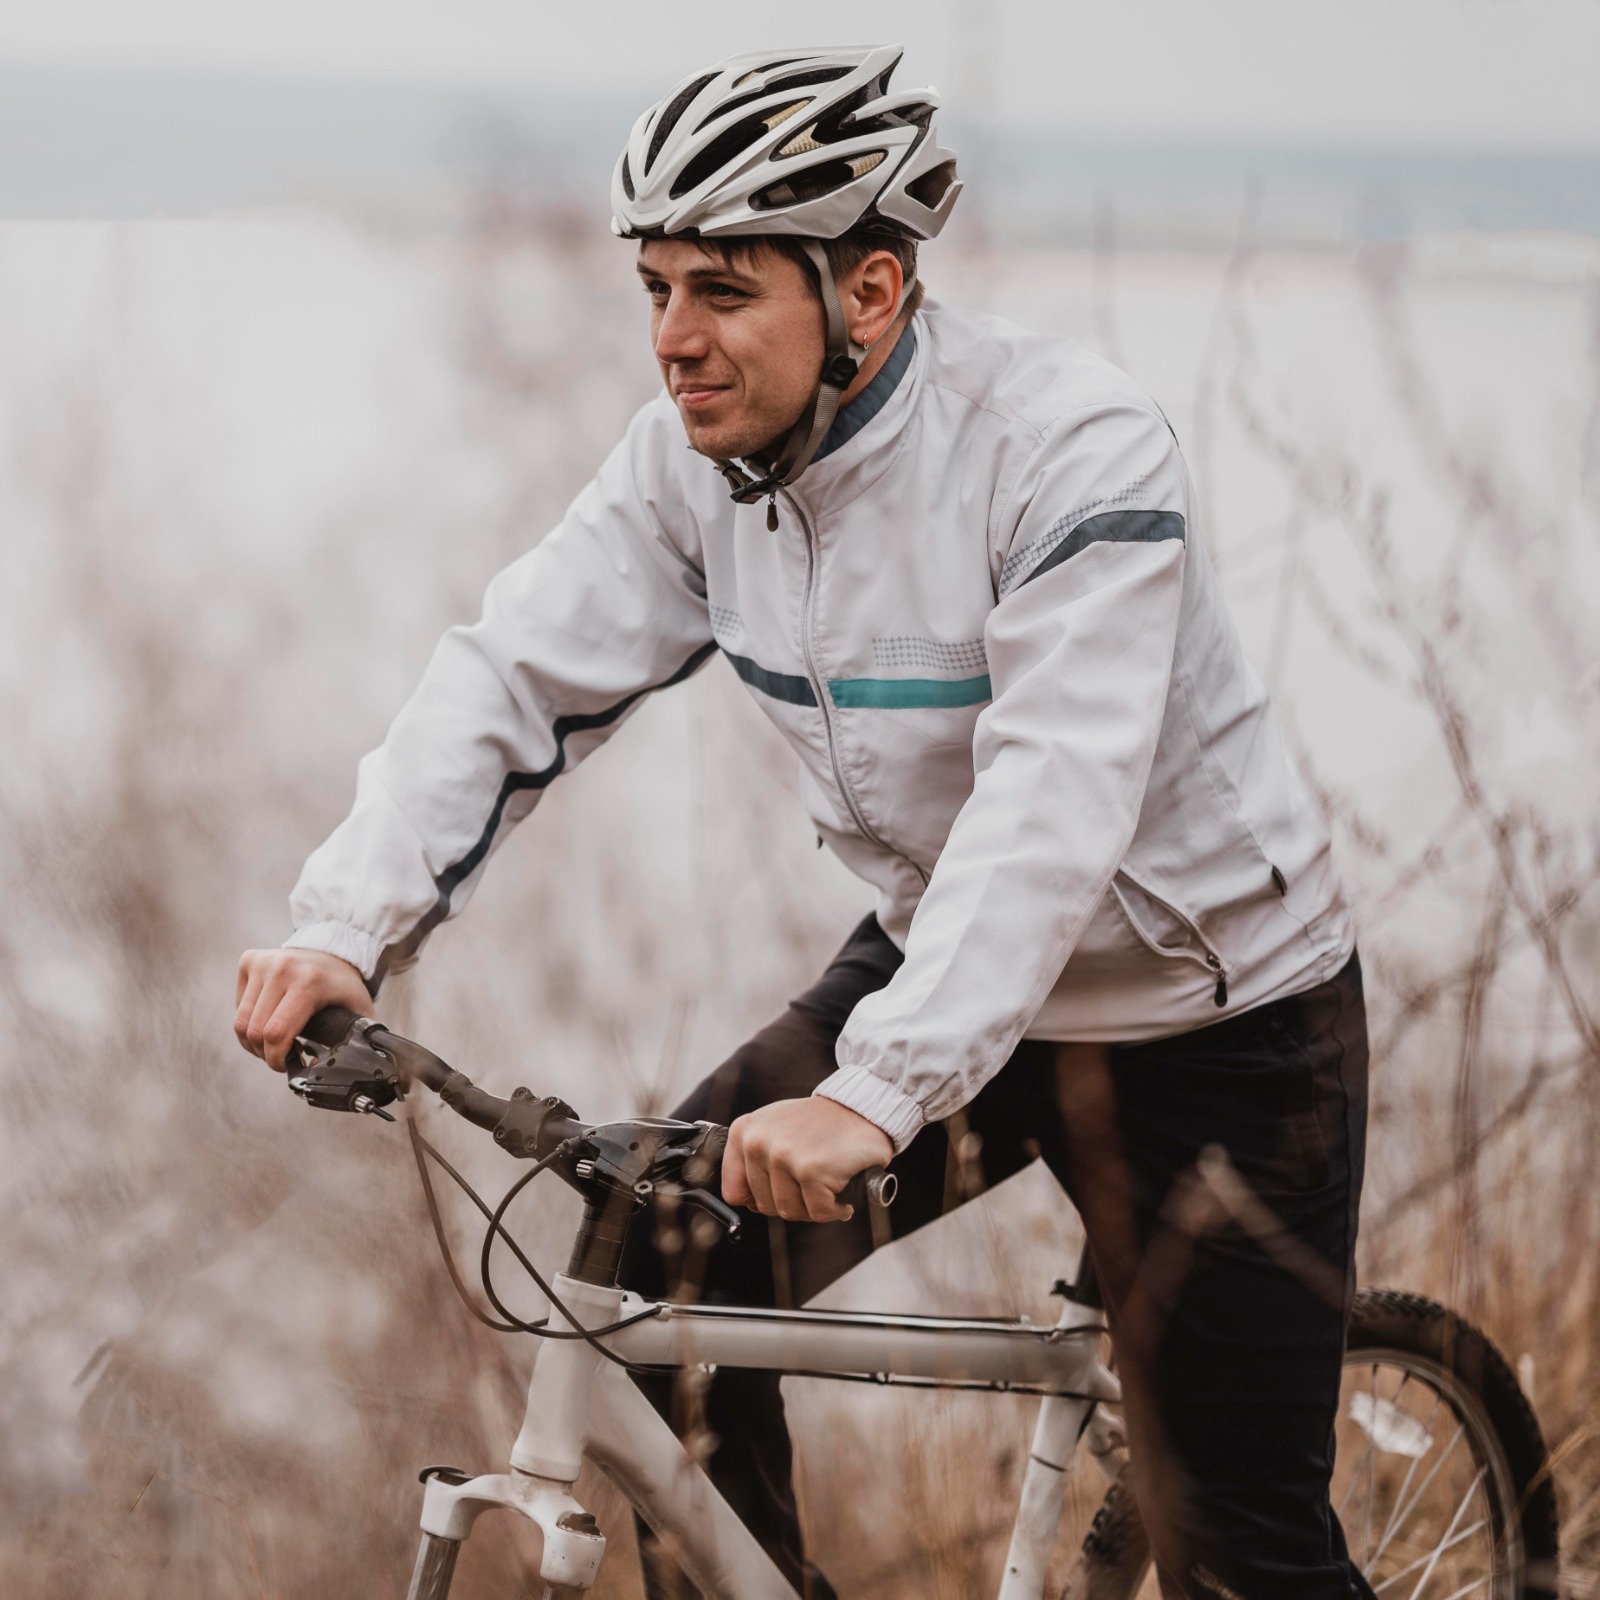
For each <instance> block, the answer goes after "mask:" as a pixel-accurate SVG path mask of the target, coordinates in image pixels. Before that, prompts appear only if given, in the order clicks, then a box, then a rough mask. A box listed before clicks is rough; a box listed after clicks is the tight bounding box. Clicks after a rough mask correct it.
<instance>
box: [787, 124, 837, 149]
mask: <svg viewBox="0 0 1600 1600" xmlns="http://www.w3.org/2000/svg"><path fill="white" fill-rule="evenodd" d="M816 132H817V125H816V123H814V122H813V123H812V124H811V126H810V127H809V128H806V129H804V130H803V131H802V132H800V133H798V134H796V135H795V137H794V138H792V139H791V140H790V141H789V142H788V144H786V145H785V146H784V147H783V148H782V149H781V150H779V151H778V152H777V154H778V155H779V156H803V155H808V154H810V152H811V151H813V150H825V149H826V148H827V146H826V145H824V144H823V143H821V141H820V140H818V138H817V137H816Z"/></svg>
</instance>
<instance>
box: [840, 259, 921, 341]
mask: <svg viewBox="0 0 1600 1600" xmlns="http://www.w3.org/2000/svg"><path fill="white" fill-rule="evenodd" d="M904 286H905V276H904V274H903V272H902V271H901V268H900V263H899V261H898V260H896V259H895V257H894V255H893V254H892V253H891V252H890V251H888V250H874V251H873V252H872V254H871V255H870V256H868V257H867V258H866V260H864V261H861V262H858V263H857V264H856V265H855V266H854V267H852V268H851V269H850V272H849V274H848V275H847V276H846V279H845V281H844V282H843V283H842V284H840V286H839V299H840V302H841V303H842V305H843V307H844V315H845V323H846V326H847V327H848V328H849V330H850V337H851V338H852V339H853V340H854V341H855V342H856V343H857V344H871V343H872V342H873V341H874V340H876V339H879V338H882V336H883V335H884V333H886V332H887V331H888V328H889V324H890V322H891V321H892V320H893V318H894V313H895V307H896V306H898V305H899V304H900V291H901V289H902V288H903V287H904Z"/></svg>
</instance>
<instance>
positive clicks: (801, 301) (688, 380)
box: [639, 239, 825, 461]
mask: <svg viewBox="0 0 1600 1600" xmlns="http://www.w3.org/2000/svg"><path fill="white" fill-rule="evenodd" d="M639 277H640V279H641V281H642V282H643V284H644V287H645V292H646V293H647V294H648V295H649V296H650V342H651V344H652V345H653V346H654V347H655V353H656V360H657V362H659V363H660V366H661V378H662V381H663V382H664V383H665V384H666V386H667V393H668V394H670V395H671V396H672V398H673V400H674V402H675V403H676V404H677V407H678V415H679V416H680V417H682V418H683V426H684V429H685V431H686V432H687V433H688V435H689V443H690V444H691V445H692V446H693V447H694V448H695V449H696V450H698V451H699V452H700V453H701V455H706V456H711V457H713V458H714V459H716V460H719V461H729V460H733V459H735V458H736V457H748V456H753V455H755V454H756V453H757V452H758V451H760V450H762V449H764V448H765V447H766V446H767V445H770V444H772V443H773V442H774V441H775V440H777V439H779V438H781V437H782V436H783V435H784V434H785V433H786V432H787V431H788V430H789V429H790V428H792V427H793V426H794V424H795V423H796V422H797V421H799V419H800V415H801V413H802V412H803V411H804V410H805V408H806V406H807V405H808V404H809V403H810V401H811V396H812V394H813V393H814V392H815V390H816V386H817V379H818V376H819V374H820V373H821V371H822V354H823V346H824V333H825V325H824V321H823V314H822V306H821V304H820V302H819V301H818V299H817V296H816V292H815V290H814V289H813V287H812V285H811V282H810V280H809V278H808V277H807V275H806V273H805V272H804V270H803V269H802V268H801V267H800V265H799V264H798V263H797V262H794V261H791V260H790V259H789V258H788V257H787V256H782V255H779V254H778V253H777V252H776V251H773V250H760V251H757V252H755V253H754V254H753V255H751V256H750V257H748V258H747V259H745V260H742V261H740V262H738V263H737V264H734V263H731V262H728V263H725V262H724V261H723V259H722V257H721V255H720V253H719V252H718V251H716V250H714V249H713V250H707V249H706V248H705V247H704V246H703V245H701V244H699V243H697V242H696V241H694V240H692V239H647V240H645V242H644V243H643V244H642V245H641V246H640V247H639Z"/></svg>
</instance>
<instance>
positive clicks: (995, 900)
mask: <svg viewBox="0 0 1600 1600" xmlns="http://www.w3.org/2000/svg"><path fill="white" fill-rule="evenodd" d="M1188 509H1189V508H1188V482H1187V475H1186V473H1185V471H1184V468H1183V463H1182V460H1181V458H1180V457H1179V454H1178V449H1177V444H1176V442H1175V441H1174V439H1173V437H1172V434H1171V431H1170V429H1169V428H1168V427H1167V424H1166V422H1165V419H1163V418H1162V417H1161V416H1160V415H1158V414H1157V413H1155V412H1153V411H1149V410H1145V409H1143V408H1141V407H1138V406H1135V405H1108V406H1103V407H1099V408H1095V409H1093V410H1091V411H1088V412H1079V413H1074V414H1072V415H1070V416H1068V417H1065V418H1063V419H1061V420H1060V421H1059V422H1058V423H1057V424H1056V425H1055V427H1054V428H1053V429H1052V430H1050V431H1049V432H1047V433H1046V435H1045V436H1044V438H1043V439H1042V441H1041V443H1040V445H1039V447H1038V449H1037V450H1036V451H1035V452H1034V454H1033V456H1032V458H1031V460H1030V462H1029V463H1028V465H1027V466H1026V467H1024V469H1023V472H1022V474H1021V476H1020V478H1019V482H1018V485H1017V487H1016V489H1015V490H1014V491H1013V494H1012V500H1011V504H1010V507H1009V508H1008V510H1007V512H1006V513H1005V515H1004V518H1003V522H1009V523H1010V525H1011V529H1012V532H1011V537H1010V538H1009V539H1006V540H1004V541H1003V542H1002V545H1001V549H1002V551H1003V552H1004V556H1003V559H1002V560H1001V562H1000V565H999V575H998V580H997V588H998V591H999V598H998V600H997V603H996V605H995V608H994V610H993V611H992V612H991V613H990V616H989V620H988V624H987V626H986V629H985V638H984V642H985V646H986V649H987V652H988V657H989V672H990V678H991V681H992V684H993V692H994V699H993V700H992V702H991V703H990V705H989V706H988V707H987V708H986V709H985V710H984V711H983V713H982V714H981V716H980V717H979V718H978V722H977V727H976V730H975V733H974V737H973V764H974V775H975V781H974V785H973V789H972V793H971V794H970V796H969V797H968V799H967V801H966V804H965V805H964V806H963V807H962V809H961V811H960V813H959V815H958V816H957V818H956V821H955V824H954V826H953V828H952V829H951V832H950V836H949V839H948V841H947V842H946V845H945V849H944V852H943V854H942V855H941V856H940V858H939V861H938V863H937V865H936V866H935V868H934V871H933V874H932V877H931V880H930V882H929V884H928V888H927V891H926V892H925V894H924V895H923V898H922V901H921V904H920V905H919V906H918V908H917V912H916V915H915V916H914V917H913V919H912V922H911V929H910V933H909V935H908V937H907V941H906V952H905V962H904V964H903V965H902V966H901V967H900V969H899V971H898V972H897V973H896V974H895V977H894V978H893V980H892V981H891V982H890V983H889V984H888V986H887V987H885V988H884V989H882V990H879V991H878V992H877V993H875V994H871V995H868V996H867V997H866V998H865V999H864V1000H862V1001H861V1003H860V1004H859V1005H858V1006H857V1007H856V1009H855V1011H854V1012H853V1014H852V1015H851V1017H850V1020H849V1022H848V1023H847V1025H846V1027H845V1029H844V1032H843V1034H842V1035H841V1036H840V1039H839V1045H838V1065H839V1070H838V1071H837V1072H835V1073H834V1074H833V1075H832V1076H831V1077H829V1078H828V1079H826V1080H825V1081H824V1082H823V1083H822V1084H821V1085H820V1086H819V1087H818V1089H817V1091H816V1092H817V1093H818V1094H822V1095H825V1096H827V1097H828V1098H830V1099H833V1100H837V1101H839V1102H840V1103H841V1104H843V1105H846V1106H849V1107H850V1108H851V1109H852V1110H854V1111H857V1112H859V1113H860V1114H861V1115H862V1116H864V1117H866V1118H868V1119H869V1120H870V1121H872V1122H874V1123H876V1124H877V1125H878V1126H879V1127H881V1128H882V1129H883V1130H884V1131H885V1132H886V1133H888V1134H889V1136H890V1137H891V1138H892V1139H893V1140H894V1142H895V1145H896V1147H897V1148H901V1147H903V1146H904V1145H905V1144H906V1143H908V1142H909V1141H910V1139H911V1138H912V1137H913V1136H914V1135H915V1134H916V1132H917V1130H918V1129H919V1128H920V1127H921V1126H922V1125H923V1124H924V1123H925V1122H930V1121H934V1120H936V1119H938V1118H941V1117H945V1116H948V1115H949V1114H950V1113H951V1112H952V1111H955V1110H957V1109H958V1108H959V1107H961V1106H963V1105H965V1104H966V1103H967V1101H969V1100H970V1099H971V1098H972V1097H973V1096H974V1095H975V1094H976V1093H977V1092H978V1090H979V1089H980V1088H981V1087H982V1086H983V1084H984V1083H986V1082H987V1081H988V1079H989V1078H991V1077H992V1076H993V1075H994V1074H995V1073H996V1072H998V1071H999V1069H1000V1068H1001V1067H1002V1066H1003V1065H1004V1064H1005V1062H1006V1060H1007V1059H1008V1058H1009V1056H1010V1055H1011V1052H1012V1050H1013V1049H1014V1048H1015V1046H1016V1044H1017V1041H1018V1040H1019V1039H1020V1038H1021V1037H1022V1035H1023V1034H1024V1032H1025V1031H1026V1030H1027V1028H1028V1025H1029V1024H1030V1023H1031V1022H1032V1020H1033V1018H1034V1016H1035V1014H1036V1013H1037V1011H1038V1009H1039V1007H1040V1006H1041V1005H1042V1004H1043V1002H1044V1000H1045V998H1046V996H1047V995H1048V994H1049V992H1050V990H1051V988H1052V987H1053V986H1054V984H1055V982H1056V980H1057V978H1058V977H1059V976H1060V974H1061V969H1062V968H1063V967H1064V966H1065V965H1066V961H1067V958H1068V956H1069V955H1070V954H1071V953H1072V949H1073V947H1074V945H1075V944H1076V943H1077V941H1078V940H1079V938H1080V937H1081V936H1082V934H1083V931H1084V929H1085V928H1086V927H1087V925H1088V923H1089V920H1090V918H1091V917H1092V915H1093V914H1094V911H1095V909H1096V907H1097V906H1098V904H1099V902H1100V900H1101V898H1102V897H1103V895H1104V894H1105V892H1106V889H1107V887H1108V885H1109V884H1110V881H1111V878H1112V876H1113V874H1114V873H1115V872H1116V870H1117V867H1118V866H1119V865H1120V863H1121V861H1122V858H1123V856H1124V855H1125V854H1126V852H1127V849H1128V846H1129V844H1130V843H1131V842H1132V839H1133V834H1134V828H1135V826H1136V824H1137V822H1138V818H1139V812H1140V808H1141V806H1142V804H1143V801H1144V793H1145V786H1146V784H1147V782H1148V781H1149V775H1150V769H1151V765H1152V763H1153V761H1154V757H1155V748H1156V739H1157V736H1158V734H1159V732H1160V728H1161V722H1162V717H1163V714H1164V712H1165V708H1166V700H1167V688H1168V682H1169V680H1170V677H1171V673H1172V665H1173V657H1174V650H1175V646H1176V639H1177V629H1178V616H1179V609H1180V604H1181V599H1182V590H1183V573H1184V558H1185V548H1186V547H1185V534H1186V528H1187V517H1188Z"/></svg>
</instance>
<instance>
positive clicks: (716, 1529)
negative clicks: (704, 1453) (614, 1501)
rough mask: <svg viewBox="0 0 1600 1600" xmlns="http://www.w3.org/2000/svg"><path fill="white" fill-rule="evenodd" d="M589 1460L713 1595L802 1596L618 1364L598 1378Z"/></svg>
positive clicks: (715, 1599) (710, 1598) (774, 1599)
mask: <svg viewBox="0 0 1600 1600" xmlns="http://www.w3.org/2000/svg"><path fill="white" fill-rule="evenodd" d="M590 1407H591V1409H590V1413H589V1444H588V1455H589V1459H590V1460H591V1461H593V1462H594V1464H595V1465H596V1466H597V1467H599V1468H600V1470H601V1471H602V1472H604V1473H605V1475H606V1476H607V1477H608V1478H610V1479H611V1481H612V1482H613V1483H614V1484H616V1486H617V1487H618V1488H619V1489H620V1490H621V1491H622V1492H623V1494H624V1495H625V1496H626V1497H627V1499H628V1500H629V1502H630V1503H631V1504H632V1506H633V1508H634V1510H635V1511H637V1512H638V1513H639V1515H640V1516H641V1517H643V1518H644V1520H645V1521H646V1522H647V1523H649V1524H650V1526H651V1527H652V1528H653V1529H655V1531H656V1532H657V1533H661V1534H669V1535H671V1536H672V1538H673V1539H675V1540H676V1541H678V1550H677V1552H676V1553H677V1558H678V1560H679V1562H680V1563H681V1565H682V1566H683V1568H684V1570H685V1571H686V1572H687V1573H688V1574H689V1577H690V1579H691V1580H692V1581H693V1582H694V1583H695V1585H696V1586H697V1587H698V1588H699V1590H700V1592H701V1593H702V1594H703V1595H704V1596H705V1597H706V1600H799V1596H798V1595H796V1594H795V1592H794V1590H793V1589H792V1588H790V1586H789V1584H788V1582H787V1581H786V1580H785V1578H784V1576H783V1574H782V1573H781V1572H779V1571H778V1569H777V1567H776V1566H775V1565H774V1564H773V1562H772V1559H771V1557H769V1556H768V1555H767V1553H766V1551H764V1550H763V1549H762V1548H761V1546H760V1545H759V1544H758V1543H757V1542H756V1538H755V1535H754V1534H752V1533H751V1532H750V1530H749V1529H748V1528H747V1527H745V1525H744V1523H743V1522H741V1521H740V1520H739V1518H738V1516H737V1514H736V1513H735V1512H734V1510H733V1508H732V1507H731V1506H730V1505H729V1504H728V1502H727V1501H726V1500H724V1499H723V1498H722V1496H721V1495H720V1494H718V1493H717V1491H716V1489H715V1488H714V1487H713V1485H712V1483H711V1480H710V1479H709V1478H708V1477H707V1476H706V1475H705V1473H704V1472H702V1471H701V1470H700V1468H699V1467H698V1466H696V1465H695V1464H694V1462H692V1461H691V1460H690V1459H689V1457H688V1455H687V1453H686V1452H685V1451H684V1448H683V1446H682V1445H681V1444H679V1442H678V1440H677V1438H676V1437H675V1436H674V1434H673V1432H672V1429H671V1428H669V1427H668V1426H667V1425H666V1423H665V1422H663V1421H662V1420H661V1418H660V1417H659V1416H658V1415H657V1414H656V1410H655V1407H654V1406H652V1405H651V1404H650V1402H649V1401H648V1400H646V1399H645V1397H644V1395H643V1394H642V1393H641V1392H640V1391H639V1389H637V1388H636V1387H635V1386H634V1384H633V1383H632V1381H631V1380H630V1379H629V1378H628V1377H627V1376H626V1375H625V1374H624V1373H623V1372H622V1370H621V1369H620V1368H618V1367H614V1366H610V1365H607V1366H605V1367H602V1368H601V1369H600V1370H599V1371H598V1372H597V1373H596V1374H595V1379H594V1389H593V1392H592V1396H591V1400H590Z"/></svg>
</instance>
